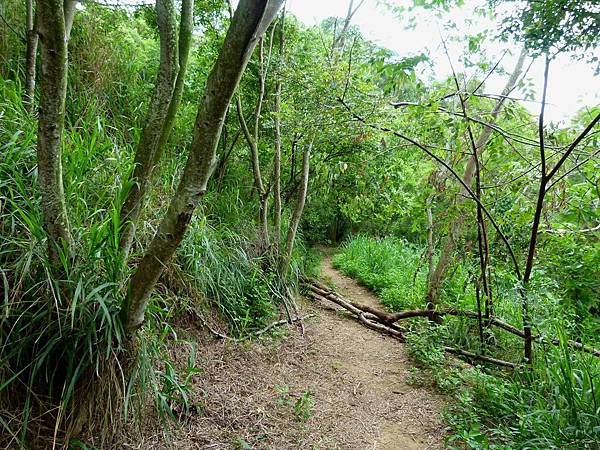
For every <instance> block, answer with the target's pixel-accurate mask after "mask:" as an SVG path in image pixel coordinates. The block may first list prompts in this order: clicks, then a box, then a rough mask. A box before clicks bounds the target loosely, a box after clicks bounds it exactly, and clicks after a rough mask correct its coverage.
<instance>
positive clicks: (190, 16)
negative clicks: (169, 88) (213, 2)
mask: <svg viewBox="0 0 600 450" xmlns="http://www.w3.org/2000/svg"><path fill="white" fill-rule="evenodd" d="M193 31H194V0H182V2H181V19H180V22H179V39H178V52H177V53H178V57H179V72H177V79H176V80H175V88H174V89H173V97H172V98H171V102H170V103H169V110H168V111H167V117H166V118H165V124H164V126H163V130H162V134H161V136H160V141H159V142H158V148H157V151H156V153H155V156H154V161H153V164H152V168H153V169H154V167H156V165H157V164H158V162H159V161H160V159H161V157H162V154H163V152H164V149H165V146H166V145H167V141H168V140H169V135H170V134H171V130H172V129H173V123H174V122H175V116H176V115H177V111H178V110H179V105H180V104H181V97H182V95H183V88H184V86H185V75H186V72H187V66H188V60H189V56H190V47H191V45H192V33H193Z"/></svg>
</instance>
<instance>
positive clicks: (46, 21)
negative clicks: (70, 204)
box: [37, 0, 72, 273]
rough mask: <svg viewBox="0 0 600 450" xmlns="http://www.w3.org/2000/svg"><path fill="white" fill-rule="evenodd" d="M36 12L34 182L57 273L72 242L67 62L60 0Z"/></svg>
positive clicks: (42, 1) (49, 0)
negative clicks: (66, 182)
mask: <svg viewBox="0 0 600 450" xmlns="http://www.w3.org/2000/svg"><path fill="white" fill-rule="evenodd" d="M37 15H38V24H39V35H40V40H41V44H42V46H41V70H42V76H41V79H40V114H39V121H38V143H37V164H38V186H39V190H40V194H41V209H42V215H43V220H44V230H45V232H46V235H47V237H48V257H49V259H50V262H51V264H52V265H53V266H54V270H56V271H57V272H58V273H61V272H62V270H61V268H60V267H61V265H62V264H61V253H63V252H64V253H66V254H70V252H71V246H72V239H71V234H70V232H69V223H68V218H67V207H66V201H65V193H64V187H63V179H62V162H61V139H62V132H63V128H64V111H65V98H66V93H67V62H68V50H67V34H66V28H65V26H66V24H65V10H64V8H63V2H62V0H39V1H38V7H37ZM69 29H70V27H69Z"/></svg>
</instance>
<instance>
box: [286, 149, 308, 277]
mask: <svg viewBox="0 0 600 450" xmlns="http://www.w3.org/2000/svg"><path fill="white" fill-rule="evenodd" d="M312 145H313V141H311V143H310V144H309V146H308V148H307V149H306V151H305V152H304V154H303V155H302V182H301V184H300V191H299V192H298V203H297V204H296V208H294V213H293V214H292V219H291V220H290V227H289V229H288V233H287V239H286V245H285V255H284V259H283V264H284V265H283V267H284V268H286V267H288V266H289V263H290V261H291V259H292V252H293V251H294V241H295V240H296V232H297V231H298V225H299V224H300V219H301V218H302V211H303V210H304V204H305V203H306V194H307V192H308V178H309V175H310V152H311V150H312Z"/></svg>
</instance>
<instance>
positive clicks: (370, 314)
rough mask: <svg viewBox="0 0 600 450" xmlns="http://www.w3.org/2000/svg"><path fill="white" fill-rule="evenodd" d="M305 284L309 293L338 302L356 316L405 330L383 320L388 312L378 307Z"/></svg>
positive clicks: (398, 329)
mask: <svg viewBox="0 0 600 450" xmlns="http://www.w3.org/2000/svg"><path fill="white" fill-rule="evenodd" d="M307 286H308V287H309V289H310V291H311V293H313V294H316V295H319V296H320V297H323V298H324V299H327V300H330V301H332V302H334V303H336V304H338V305H339V306H341V307H342V308H345V309H347V310H348V311H350V312H351V313H352V314H354V315H355V316H357V317H358V316H359V315H360V314H361V313H362V314H364V315H365V317H366V318H367V319H369V320H371V321H375V322H381V323H382V324H383V325H385V326H387V327H388V328H391V329H393V330H396V331H399V332H404V331H406V329H405V328H403V327H400V326H398V325H396V324H394V323H393V321H392V322H390V321H389V320H385V319H388V317H387V316H390V314H388V313H385V312H382V311H379V310H378V309H376V308H372V307H370V306H367V305H362V304H360V303H356V302H353V301H350V300H346V299H345V298H343V297H342V296H341V295H339V294H338V293H337V292H335V291H332V290H327V291H325V290H324V289H321V288H320V287H317V286H314V285H307Z"/></svg>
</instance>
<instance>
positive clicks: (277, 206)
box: [273, 8, 285, 257]
mask: <svg viewBox="0 0 600 450" xmlns="http://www.w3.org/2000/svg"><path fill="white" fill-rule="evenodd" d="M284 44H285V8H284V9H283V12H282V13H281V32H280V35H279V64H278V66H277V82H276V84H275V108H274V109H275V153H274V155H273V228H274V229H275V236H274V238H273V245H274V246H275V254H276V255H277V257H279V255H280V253H279V252H280V240H281V84H282V78H283V75H282V73H281V72H282V68H283V63H284Z"/></svg>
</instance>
